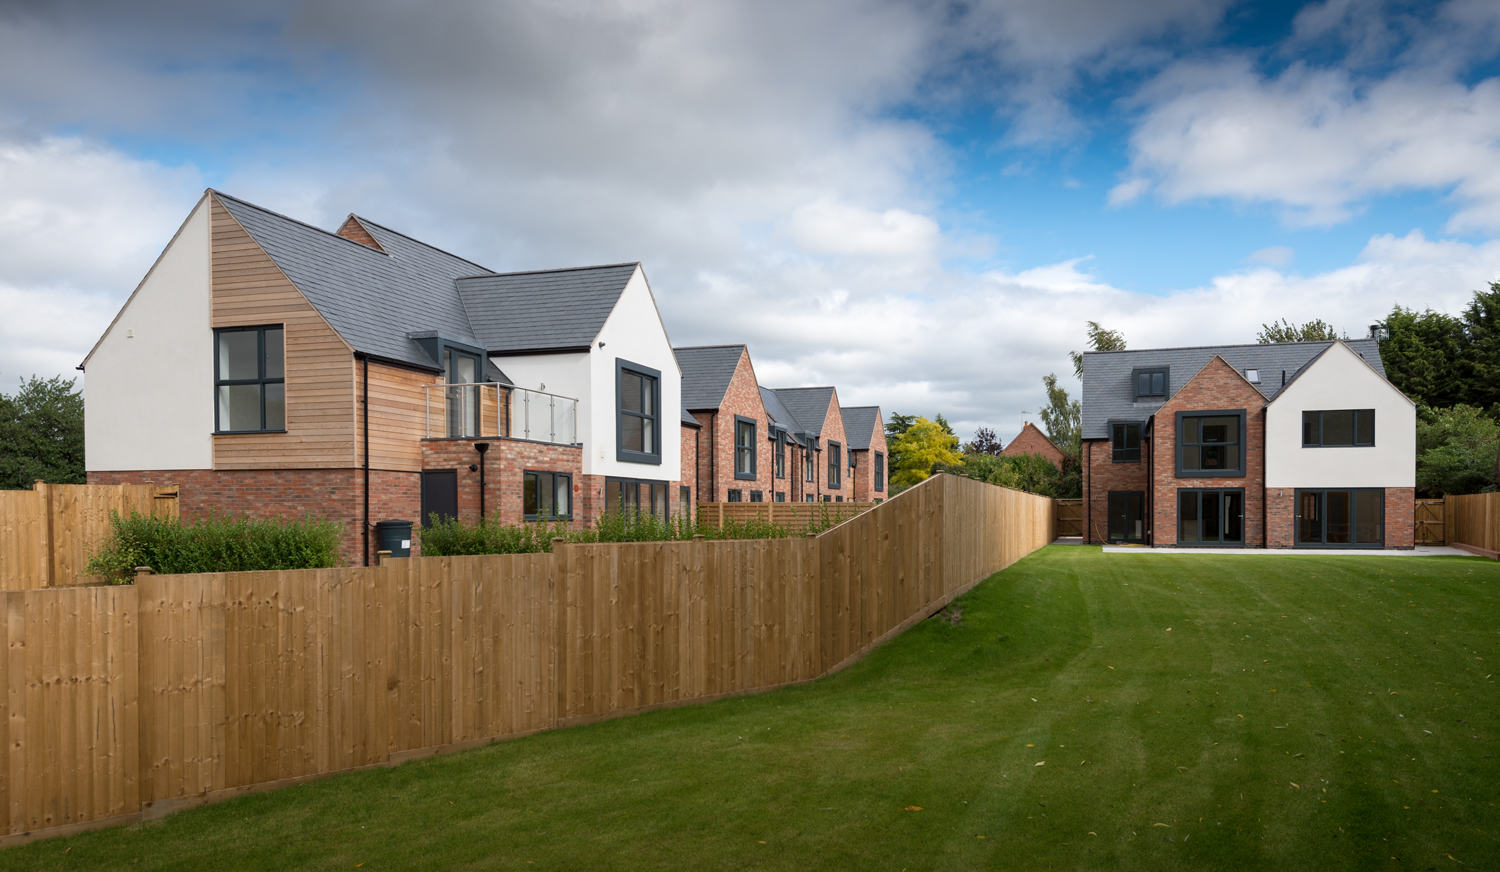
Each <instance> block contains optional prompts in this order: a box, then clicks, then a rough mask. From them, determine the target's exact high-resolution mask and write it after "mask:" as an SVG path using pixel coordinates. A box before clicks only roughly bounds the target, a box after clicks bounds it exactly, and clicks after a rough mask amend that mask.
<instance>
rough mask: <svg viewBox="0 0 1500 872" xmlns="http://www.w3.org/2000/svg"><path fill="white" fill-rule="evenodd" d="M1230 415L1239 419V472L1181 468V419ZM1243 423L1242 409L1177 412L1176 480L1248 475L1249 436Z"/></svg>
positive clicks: (1244, 417) (1201, 443)
mask: <svg viewBox="0 0 1500 872" xmlns="http://www.w3.org/2000/svg"><path fill="white" fill-rule="evenodd" d="M1230 415H1235V416H1238V417H1239V419H1240V439H1239V443H1238V445H1239V447H1240V452H1239V453H1240V468H1239V470H1238V471H1235V470H1230V469H1183V468H1182V421H1183V419H1184V418H1224V417H1228V416H1230ZM1245 421H1246V415H1245V410H1244V409H1217V410H1211V411H1205V412H1200V411H1196V410H1194V411H1191V412H1178V413H1177V445H1176V449H1175V454H1176V458H1175V462H1176V464H1177V477H1178V478H1244V477H1245V476H1246V475H1247V474H1248V473H1247V469H1248V468H1249V466H1250V451H1249V446H1250V434H1249V432H1248V431H1246V429H1245ZM1195 444H1197V445H1205V444H1208V445H1213V444H1228V443H1212V442H1210V443H1204V442H1198V443H1195Z"/></svg>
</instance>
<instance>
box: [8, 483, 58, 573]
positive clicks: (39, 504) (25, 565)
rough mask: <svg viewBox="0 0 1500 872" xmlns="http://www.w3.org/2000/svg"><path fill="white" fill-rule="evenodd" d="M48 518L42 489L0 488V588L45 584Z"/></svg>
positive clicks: (48, 557)
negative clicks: (17, 489)
mask: <svg viewBox="0 0 1500 872" xmlns="http://www.w3.org/2000/svg"><path fill="white" fill-rule="evenodd" d="M50 520H51V516H50V514H49V513H48V511H47V494H46V491H45V490H41V489H37V490H25V491H13V490H7V491H0V589H3V590H29V589H33V588H39V587H47V585H48V578H49V574H50V572H51V556H52V543H51V540H50V539H49V536H48V532H49V530H50V524H49V523H48V522H49V521H50Z"/></svg>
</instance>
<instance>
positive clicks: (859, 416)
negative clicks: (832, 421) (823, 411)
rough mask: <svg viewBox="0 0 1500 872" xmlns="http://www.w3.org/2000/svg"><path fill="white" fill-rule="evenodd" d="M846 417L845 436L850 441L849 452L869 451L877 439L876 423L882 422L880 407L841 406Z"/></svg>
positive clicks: (840, 410)
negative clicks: (873, 440)
mask: <svg viewBox="0 0 1500 872" xmlns="http://www.w3.org/2000/svg"><path fill="white" fill-rule="evenodd" d="M839 412H840V414H842V415H843V416H844V436H845V437H846V438H848V440H849V450H851V451H868V450H869V448H870V441H871V440H872V439H873V438H874V437H875V422H876V421H878V420H880V407H879V406H841V407H840V408H839Z"/></svg>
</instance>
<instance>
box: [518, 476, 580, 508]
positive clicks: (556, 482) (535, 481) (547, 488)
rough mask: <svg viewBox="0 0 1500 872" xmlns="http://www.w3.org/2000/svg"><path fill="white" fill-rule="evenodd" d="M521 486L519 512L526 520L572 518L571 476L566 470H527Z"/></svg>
mask: <svg viewBox="0 0 1500 872" xmlns="http://www.w3.org/2000/svg"><path fill="white" fill-rule="evenodd" d="M524 476H525V477H524V478H523V479H522V486H521V512H522V514H524V515H525V516H526V520H528V521H568V520H572V518H573V476H572V475H571V474H569V473H566V472H540V471H532V470H527V471H526V473H525V474H524Z"/></svg>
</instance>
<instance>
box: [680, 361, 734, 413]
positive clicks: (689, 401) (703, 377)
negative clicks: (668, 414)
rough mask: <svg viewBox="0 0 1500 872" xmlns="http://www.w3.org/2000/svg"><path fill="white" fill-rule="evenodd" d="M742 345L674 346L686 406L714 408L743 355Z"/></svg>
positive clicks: (720, 401)
mask: <svg viewBox="0 0 1500 872" xmlns="http://www.w3.org/2000/svg"><path fill="white" fill-rule="evenodd" d="M744 352H745V346H743V345H699V346H693V347H689V348H674V349H672V353H673V354H675V355H676V356H677V366H678V368H680V369H681V370H682V406H683V408H685V409H702V410H706V409H717V408H719V407H720V406H721V405H723V404H724V394H726V393H727V392H728V391H729V383H730V381H732V380H733V379H734V371H735V368H736V367H738V366H739V364H740V355H742V354H744Z"/></svg>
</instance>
